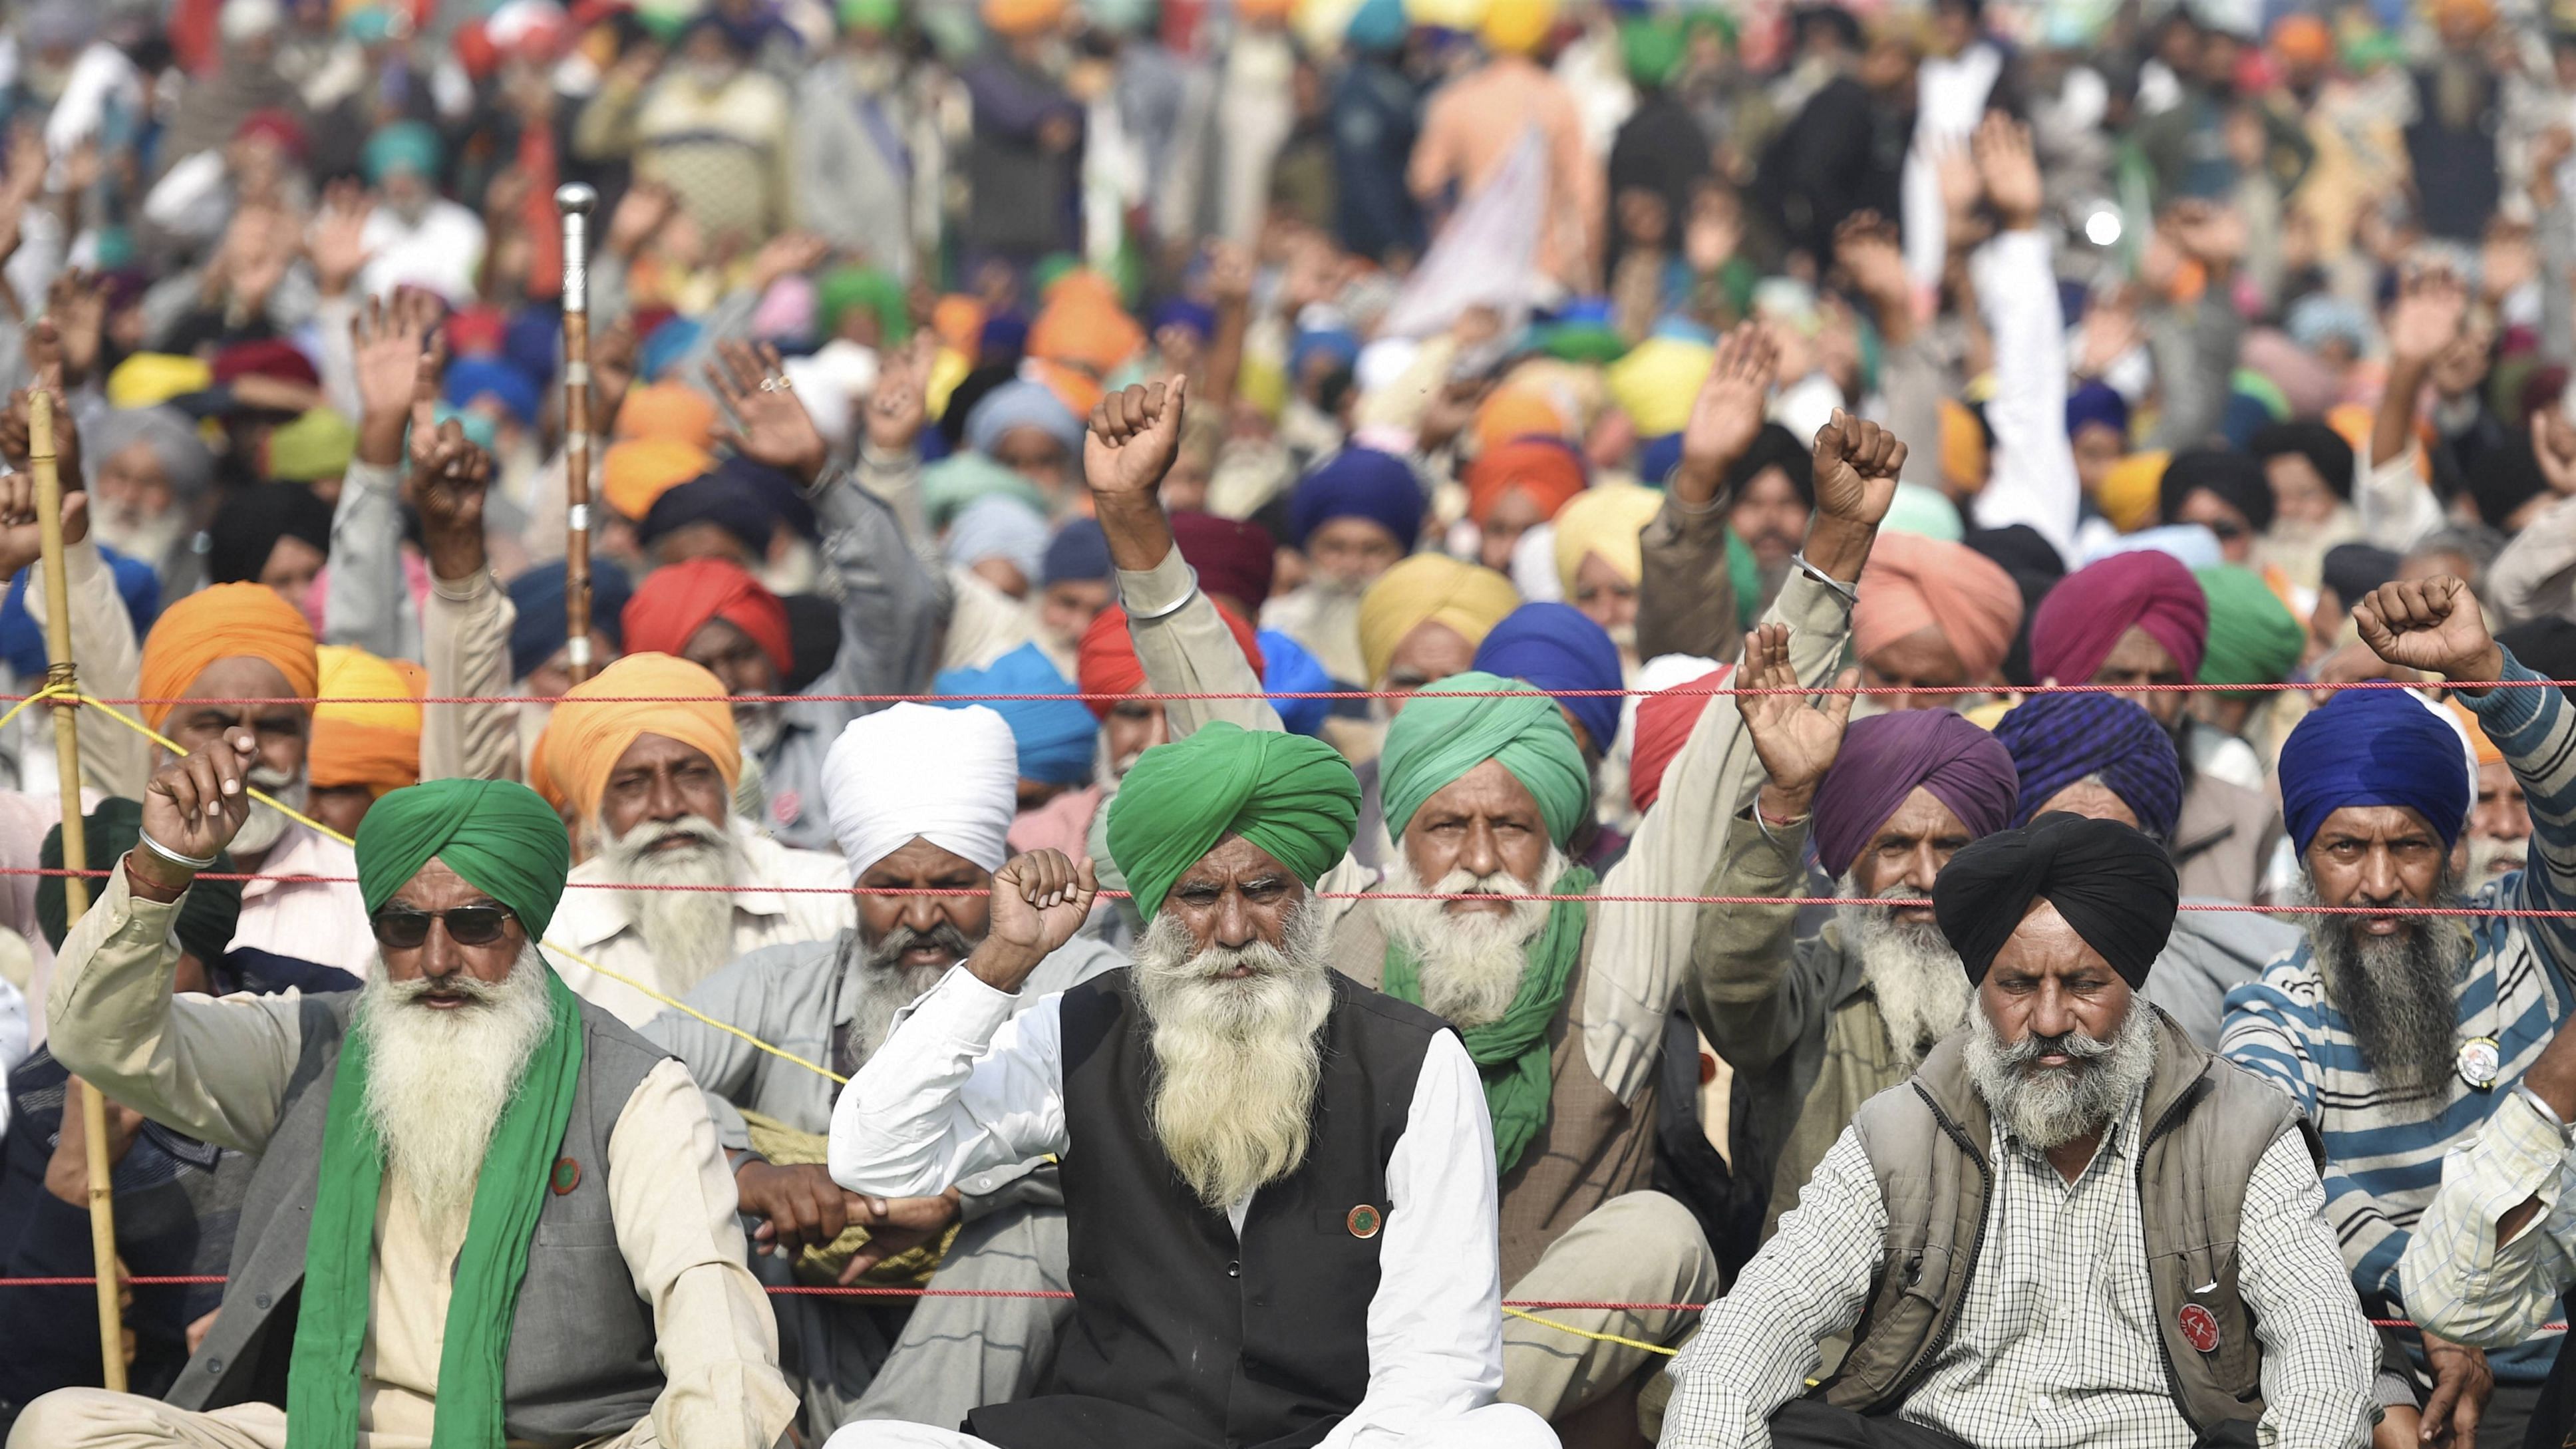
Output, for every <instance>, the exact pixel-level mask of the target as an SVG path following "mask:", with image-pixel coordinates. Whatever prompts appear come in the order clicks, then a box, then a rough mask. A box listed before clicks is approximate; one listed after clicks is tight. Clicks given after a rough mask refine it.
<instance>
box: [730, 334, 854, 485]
mask: <svg viewBox="0 0 2576 1449" xmlns="http://www.w3.org/2000/svg"><path fill="white" fill-rule="evenodd" d="M786 366H787V364H786V363H785V362H784V361H782V360H781V359H780V358H779V356H778V349H777V348H775V347H772V346H770V345H769V344H768V343H766V342H764V343H762V344H760V346H759V348H758V349H756V350H755V349H754V348H752V347H749V346H747V345H745V344H743V343H740V342H725V343H720V344H718V345H717V347H716V360H715V361H713V362H710V363H708V364H707V382H708V384H709V386H710V387H712V388H713V389H714V391H715V395H716V398H717V400H718V401H721V402H722V403H723V404H724V405H725V406H726V407H728V408H731V409H732V410H733V415H734V416H735V417H736V418H739V419H741V420H742V426H741V428H740V429H738V430H737V429H734V428H730V427H726V426H724V425H722V424H718V425H717V427H716V437H717V439H718V440H720V441H722V442H723V443H724V444H725V445H727V446H728V447H730V448H732V449H733V450H734V451H735V452H737V453H740V454H741V455H743V456H744V457H746V458H749V459H750V460H751V461H753V462H755V463H761V464H765V465H767V466H769V467H772V468H776V469H778V470H779V471H780V472H783V473H787V474H791V475H793V476H794V477H795V479H796V480H797V481H798V482H800V483H805V484H811V483H813V481H814V480H815V479H817V478H819V477H821V476H822V475H823V462H824V460H825V459H826V458H828V457H829V456H830V455H831V449H830V447H829V446H828V445H826V444H825V443H824V441H823V435H822V434H821V433H820V432H818V431H816V430H815V427H814V418H813V415H812V414H810V413H808V412H806V411H805V404H803V403H802V402H799V401H797V398H796V386H795V384H794V383H791V382H789V381H788V380H787V372H786Z"/></svg>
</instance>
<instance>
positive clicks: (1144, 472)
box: [1082, 373, 1190, 500]
mask: <svg viewBox="0 0 2576 1449" xmlns="http://www.w3.org/2000/svg"><path fill="white" fill-rule="evenodd" d="M1189 387H1190V382H1189V379H1188V378H1187V377H1186V376H1183V375H1181V374H1178V373H1175V374H1173V375H1172V376H1171V377H1170V378H1169V379H1167V380H1166V381H1163V382H1156V383H1138V384H1137V385H1135V386H1133V387H1129V388H1123V389H1121V390H1119V391H1117V392H1113V393H1111V394H1109V395H1108V396H1107V397H1104V398H1102V399H1101V400H1100V405H1099V406H1098V407H1096V408H1093V409H1092V410H1091V436H1090V437H1089V438H1086V439H1085V440H1084V441H1083V446H1082V478H1083V481H1084V482H1085V483H1088V484H1090V485H1091V491H1092V493H1093V494H1094V495H1095V496H1098V497H1103V498H1118V499H1122V500H1132V499H1143V498H1151V497H1153V496H1154V493H1155V490H1157V489H1159V488H1161V487H1162V486H1163V475H1164V474H1166V473H1169V472H1171V471H1172V460H1173V459H1174V458H1176V457H1178V456H1179V455H1180V451H1181V415H1182V411H1183V409H1184V406H1185V404H1186V403H1187V401H1188V398H1187V394H1188V392H1189Z"/></svg>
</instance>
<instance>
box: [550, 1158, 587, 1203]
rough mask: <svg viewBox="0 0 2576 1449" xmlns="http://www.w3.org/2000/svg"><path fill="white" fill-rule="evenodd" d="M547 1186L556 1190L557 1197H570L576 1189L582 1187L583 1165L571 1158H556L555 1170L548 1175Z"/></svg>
mask: <svg viewBox="0 0 2576 1449" xmlns="http://www.w3.org/2000/svg"><path fill="white" fill-rule="evenodd" d="M547 1186H549V1187H551V1188H553V1189H554V1192H555V1196H557V1197H566V1196H569V1195H570V1194H571V1192H572V1190H573V1189H574V1188H576V1187H579V1186H581V1164H580V1163H578V1162H575V1161H573V1160H572V1159H571V1158H569V1157H558V1158H556V1159H555V1170H554V1171H553V1172H552V1173H550V1174H548V1180H547Z"/></svg>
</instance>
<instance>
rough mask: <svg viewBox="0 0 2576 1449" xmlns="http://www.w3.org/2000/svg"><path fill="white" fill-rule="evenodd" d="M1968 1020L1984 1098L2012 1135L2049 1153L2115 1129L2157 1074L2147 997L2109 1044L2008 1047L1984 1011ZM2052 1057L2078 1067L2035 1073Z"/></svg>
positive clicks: (2035, 1042) (1972, 1073) (2135, 1003)
mask: <svg viewBox="0 0 2576 1449" xmlns="http://www.w3.org/2000/svg"><path fill="white" fill-rule="evenodd" d="M1968 1020H1969V1032H1968V1044H1967V1053H1966V1059H1967V1066H1968V1074H1969V1077H1970V1078H1971V1079H1972V1080H1973V1081H1975V1083H1976V1084H1977V1095H1979V1096H1981V1097H1983V1098H1985V1099H1986V1107H1987V1109H1988V1110H1990V1111H1992V1112H1993V1113H1994V1114H1995V1117H1996V1118H1997V1120H1999V1121H2001V1122H2002V1123H2003V1124H2004V1128H2005V1130H2006V1131H2009V1132H2010V1133H2012V1135H2013V1136H2015V1137H2016V1138H2019V1139H2020V1140H2021V1141H2023V1142H2025V1143H2028V1144H2029V1145H2030V1146H2032V1147H2035V1148H2037V1149H2039V1150H2040V1151H2042V1152H2046V1151H2048V1150H2050V1149H2051V1148H2056V1147H2063V1146H2065V1145H2066V1144H2067V1143H2069V1142H2072V1141H2074V1140H2075V1139H2076V1138H2078V1137H2081V1136H2083V1135H2085V1134H2086V1133H2088V1132H2098V1131H2101V1130H2103V1129H2104V1128H2106V1127H2108V1126H2110V1125H2111V1121H2112V1119H2113V1118H2114V1117H2116V1116H2117V1115H2118V1114H2119V1113H2121V1112H2123V1111H2125V1110H2127V1108H2128V1105H2129V1101H2130V1099H2131V1098H2133V1097H2135V1096H2137V1094H2138V1092H2139V1090H2140V1089H2141V1088H2143V1087H2145V1086H2146V1084H2147V1076H2148V1074H2149V1073H2151V1072H2153V1071H2154V1070H2155V1066H2156V1038H2155V1008H2153V1007H2151V1006H2149V1005H2148V1004H2147V1002H2146V1000H2145V998H2143V997H2138V998H2132V999H2131V1001H2130V1002H2129V1014H2128V1016H2127V1018H2126V1019H2125V1020H2123V1021H2122V1022H2121V1023H2120V1029H2119V1031H2118V1032H2116V1033H2115V1034H2113V1036H2112V1037H2111V1039H2110V1040H2109V1041H2096V1040H2094V1039H2093V1038H2092V1037H2089V1036H2086V1035H2085V1034H2084V1033H2082V1032H2080V1031H2070V1032H2068V1033H2066V1034H2065V1035H2063V1036H2058V1037H2043V1036H2037V1035H2032V1036H2025V1037H2023V1038H2022V1039H2021V1040H2020V1041H2017V1042H2012V1043H2009V1044H2007V1043H2006V1042H2005V1041H2004V1039H2003V1038H2002V1037H2001V1036H2000V1035H1998V1034H1997V1033H1996V1031H1995V1024H1994V1023H1993V1022H1992V1021H1990V1020H1988V1019H1987V1017H1986V1014H1985V1013H1984V1012H1983V1011H1975V1012H1971V1013H1969V1016H1968ZM2051 1052H2063V1053H2065V1054H2066V1055H2067V1056H2069V1057H2072V1058H2074V1060H2073V1061H2071V1062H2069V1063H2068V1064H2067V1065H2065V1066H2062V1067H2044V1068H2038V1069H2036V1070H2034V1069H2032V1068H2031V1065H2030V1064H2031V1063H2032V1062H2034V1061H2036V1060H2037V1059H2038V1058H2040V1057H2041V1056H2044V1055H2046V1054H2048V1053H2051Z"/></svg>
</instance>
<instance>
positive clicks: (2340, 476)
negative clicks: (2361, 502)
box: [2245, 418, 2353, 502]
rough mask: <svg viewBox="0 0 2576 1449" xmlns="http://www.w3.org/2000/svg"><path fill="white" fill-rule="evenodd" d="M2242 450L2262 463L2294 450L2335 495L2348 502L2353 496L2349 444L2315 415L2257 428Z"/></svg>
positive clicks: (2341, 435) (2351, 462) (2350, 447)
mask: <svg viewBox="0 0 2576 1449" xmlns="http://www.w3.org/2000/svg"><path fill="white" fill-rule="evenodd" d="M2245 449H2246V451H2247V452H2249V453H2252V454H2253V455H2254V456H2255V457H2256V458H2257V459H2259V460H2260V461H2262V462H2265V463H2269V462H2271V461H2272V460H2273V459H2274V458H2277V457H2280V456H2281V455H2282V454H2284V453H2296V454H2298V455H2299V456H2300V457H2302V458H2305V459H2307V460H2308V466H2309V467H2311V468H2314V469H2316V470H2317V476H2318V477H2319V478H2321V479H2323V480H2324V481H2325V485H2326V486H2327V487H2328V488H2331V489H2333V490H2334V495H2335V496H2336V497H2337V498H2341V499H2344V500H2346V501H2347V502H2348V501H2350V500H2351V498H2352V469H2353V457H2352V444H2350V443H2347V442H2345V441H2344V440H2343V434H2341V433H2338V432H2336V431H2335V430H2334V429H2332V428H2330V427H2328V426H2326V425H2325V424H2324V423H2321V422H2318V421H2317V420H2316V419H2314V418H2307V419H2303V420H2301V421H2298V422H2289V423H2271V424H2268V425H2266V426H2264V427H2261V428H2257V429H2255V431H2254V436H2253V438H2252V439H2251V440H2249V441H2248V442H2247V443H2246V445H2245Z"/></svg>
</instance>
